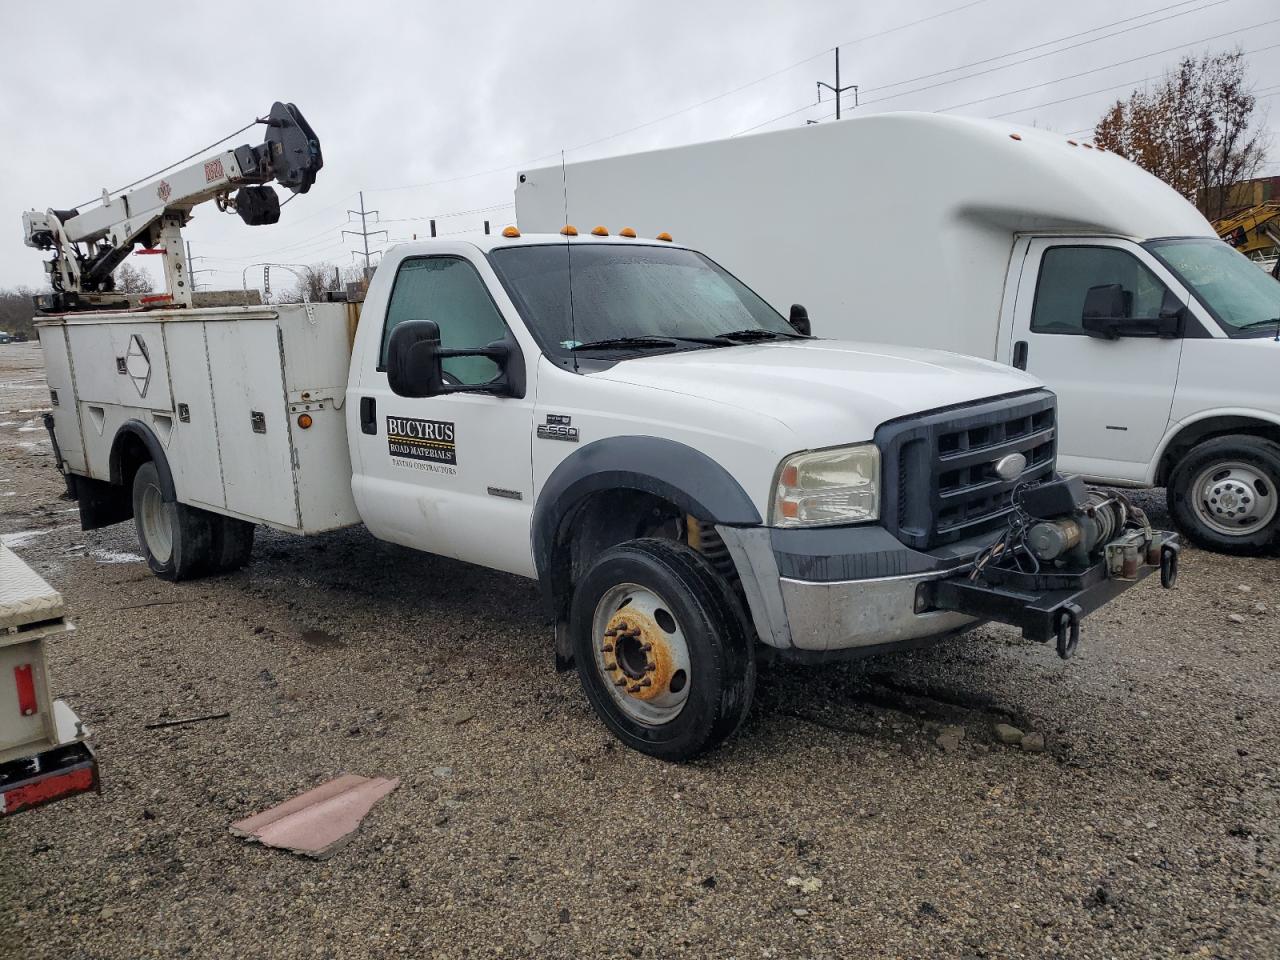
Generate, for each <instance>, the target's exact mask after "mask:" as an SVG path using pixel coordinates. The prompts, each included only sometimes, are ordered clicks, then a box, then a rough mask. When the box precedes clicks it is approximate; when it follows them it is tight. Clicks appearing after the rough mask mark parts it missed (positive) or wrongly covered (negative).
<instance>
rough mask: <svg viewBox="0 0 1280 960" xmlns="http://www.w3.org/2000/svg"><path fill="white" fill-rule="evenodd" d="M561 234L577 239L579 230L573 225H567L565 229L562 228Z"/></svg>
mask: <svg viewBox="0 0 1280 960" xmlns="http://www.w3.org/2000/svg"><path fill="white" fill-rule="evenodd" d="M560 232H561V233H562V234H564V235H565V236H566V237H576V236H577V235H578V228H577V227H575V226H574V225H573V224H572V223H566V224H565V225H564V226H563V227H561V228H560Z"/></svg>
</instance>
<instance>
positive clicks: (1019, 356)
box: [1013, 340, 1027, 370]
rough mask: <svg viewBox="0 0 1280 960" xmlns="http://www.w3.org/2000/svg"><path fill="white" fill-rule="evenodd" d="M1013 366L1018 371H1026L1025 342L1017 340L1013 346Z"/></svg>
mask: <svg viewBox="0 0 1280 960" xmlns="http://www.w3.org/2000/svg"><path fill="white" fill-rule="evenodd" d="M1013 365H1014V366H1015V367H1017V368H1018V369H1019V370H1025V369H1027V341H1025V340H1019V341H1018V342H1017V343H1015V344H1014V345H1013Z"/></svg>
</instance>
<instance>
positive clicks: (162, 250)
mask: <svg viewBox="0 0 1280 960" xmlns="http://www.w3.org/2000/svg"><path fill="white" fill-rule="evenodd" d="M168 252H169V251H168V250H166V249H165V248H164V247H143V248H142V249H141V250H135V251H133V255H134V256H135V257H145V256H146V255H147V254H149V253H168Z"/></svg>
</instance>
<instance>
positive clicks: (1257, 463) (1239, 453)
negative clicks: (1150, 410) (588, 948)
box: [1169, 435, 1280, 556]
mask: <svg viewBox="0 0 1280 960" xmlns="http://www.w3.org/2000/svg"><path fill="white" fill-rule="evenodd" d="M1169 509H1170V510H1171V511H1172V513H1173V519H1174V522H1175V523H1177V525H1178V527H1179V528H1180V529H1181V530H1182V531H1183V532H1185V533H1186V534H1187V536H1188V537H1190V538H1191V539H1192V540H1193V541H1195V543H1197V544H1198V545H1199V546H1201V547H1204V548H1205V549H1206V550H1216V551H1218V552H1220V553H1233V554H1238V555H1243V556H1249V555H1253V554H1258V553H1262V552H1263V551H1265V550H1266V549H1267V548H1268V547H1269V546H1271V545H1272V544H1273V543H1274V542H1275V541H1276V539H1277V537H1278V536H1280V444H1276V443H1273V442H1272V441H1270V440H1264V439H1262V438H1261V437H1250V436H1243V435H1241V436H1228V437H1218V438H1216V439H1214V440H1207V441H1205V442H1204V443H1202V444H1200V445H1199V446H1197V447H1194V448H1192V450H1191V451H1190V452H1189V453H1187V454H1186V455H1185V456H1184V457H1183V458H1182V460H1181V461H1180V462H1179V463H1178V465H1177V467H1176V468H1175V469H1174V471H1173V475H1172V476H1171V477H1170V479H1169Z"/></svg>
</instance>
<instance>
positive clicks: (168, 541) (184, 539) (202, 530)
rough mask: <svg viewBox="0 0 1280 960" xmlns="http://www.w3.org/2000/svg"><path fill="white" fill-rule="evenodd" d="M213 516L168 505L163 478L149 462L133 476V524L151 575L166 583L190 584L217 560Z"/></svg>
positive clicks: (174, 503) (173, 504)
mask: <svg viewBox="0 0 1280 960" xmlns="http://www.w3.org/2000/svg"><path fill="white" fill-rule="evenodd" d="M212 520H213V514H211V513H207V512H206V511H204V510H197V509H195V508H194V507H188V506H186V505H185V504H181V503H178V502H176V501H166V500H165V498H164V490H163V488H162V487H161V486H160V474H159V472H158V471H157V470H156V466H155V464H154V463H151V462H147V463H144V464H143V465H142V466H140V467H139V468H138V472H137V473H135V474H134V476H133V522H134V527H135V528H136V529H137V531H138V545H139V546H140V547H141V548H142V552H143V554H144V555H145V556H146V558H147V566H149V567H150V568H151V572H152V573H154V574H155V575H156V576H157V577H159V578H160V579H162V580H190V579H192V578H194V577H198V576H200V575H201V574H203V573H205V572H206V571H207V570H208V569H209V563H210V561H211V560H212V559H213V557H214V554H213V546H214V542H213V541H214V534H213V523H212Z"/></svg>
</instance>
